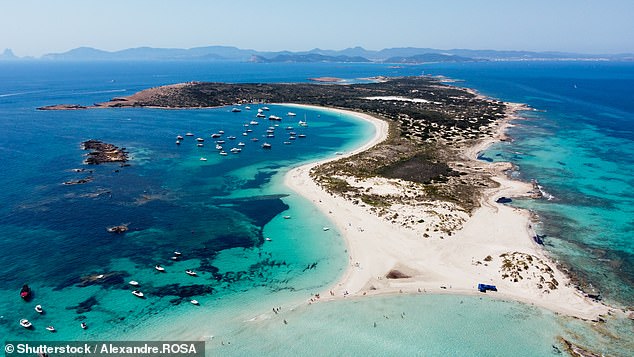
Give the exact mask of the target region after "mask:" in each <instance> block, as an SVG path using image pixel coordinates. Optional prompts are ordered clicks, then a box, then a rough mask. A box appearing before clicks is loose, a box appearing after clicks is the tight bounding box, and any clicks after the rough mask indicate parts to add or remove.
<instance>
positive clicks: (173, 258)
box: [170, 255, 178, 260]
mask: <svg viewBox="0 0 634 357" xmlns="http://www.w3.org/2000/svg"><path fill="white" fill-rule="evenodd" d="M170 259H172V260H178V257H177V256H175V255H173V256H172V257H171V258H170Z"/></svg>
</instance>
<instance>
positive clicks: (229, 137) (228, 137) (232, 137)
mask: <svg viewBox="0 0 634 357" xmlns="http://www.w3.org/2000/svg"><path fill="white" fill-rule="evenodd" d="M227 139H229V140H236V137H235V136H233V135H229V136H227Z"/></svg>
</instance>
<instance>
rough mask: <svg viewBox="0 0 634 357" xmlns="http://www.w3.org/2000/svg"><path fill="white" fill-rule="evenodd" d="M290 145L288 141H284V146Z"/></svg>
mask: <svg viewBox="0 0 634 357" xmlns="http://www.w3.org/2000/svg"><path fill="white" fill-rule="evenodd" d="M290 144H292V143H291V142H290V141H285V142H284V145H290Z"/></svg>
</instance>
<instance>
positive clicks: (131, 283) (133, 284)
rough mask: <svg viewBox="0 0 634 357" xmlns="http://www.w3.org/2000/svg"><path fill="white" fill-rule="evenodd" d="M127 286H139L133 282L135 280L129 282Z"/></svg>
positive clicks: (136, 282)
mask: <svg viewBox="0 0 634 357" xmlns="http://www.w3.org/2000/svg"><path fill="white" fill-rule="evenodd" d="M128 284H130V285H132V286H139V282H138V281H135V280H130V282H129V283H128Z"/></svg>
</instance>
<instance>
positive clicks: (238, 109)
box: [231, 108, 242, 113]
mask: <svg viewBox="0 0 634 357" xmlns="http://www.w3.org/2000/svg"><path fill="white" fill-rule="evenodd" d="M241 111H242V109H240V108H233V109H231V112H232V113H240V112H241Z"/></svg>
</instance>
